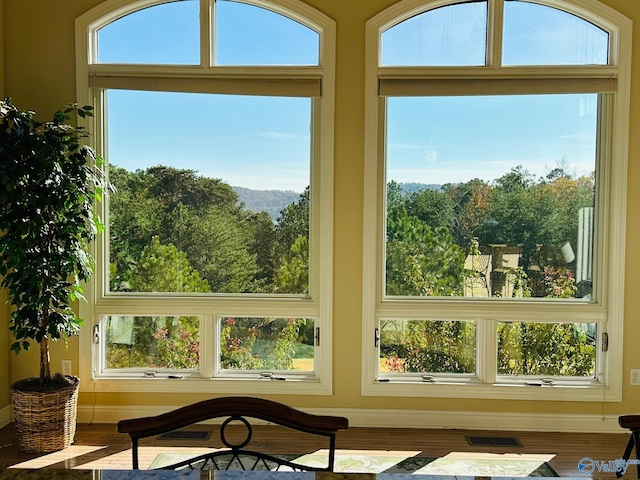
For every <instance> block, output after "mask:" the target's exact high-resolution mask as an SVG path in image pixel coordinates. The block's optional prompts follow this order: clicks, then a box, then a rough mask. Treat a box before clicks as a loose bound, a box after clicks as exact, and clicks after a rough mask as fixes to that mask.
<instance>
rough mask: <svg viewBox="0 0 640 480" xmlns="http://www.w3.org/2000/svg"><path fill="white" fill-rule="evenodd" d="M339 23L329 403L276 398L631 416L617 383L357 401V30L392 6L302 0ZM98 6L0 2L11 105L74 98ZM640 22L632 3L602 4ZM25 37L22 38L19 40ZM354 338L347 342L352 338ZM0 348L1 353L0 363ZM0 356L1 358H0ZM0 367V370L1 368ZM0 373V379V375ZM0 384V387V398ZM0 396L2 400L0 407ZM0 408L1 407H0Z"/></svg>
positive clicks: (375, 0) (48, 107) (634, 177)
mask: <svg viewBox="0 0 640 480" xmlns="http://www.w3.org/2000/svg"><path fill="white" fill-rule="evenodd" d="M307 1H308V3H309V4H311V5H312V6H314V7H315V8H317V9H319V10H320V11H322V12H324V13H325V14H327V15H329V16H330V17H332V18H333V19H334V20H336V22H337V42H338V56H337V86H336V132H335V224H334V225H335V247H334V251H335V261H334V273H335V278H334V322H335V325H334V345H335V351H334V359H335V368H334V394H333V396H331V397H326V396H321V397H313V396H291V397H285V398H283V397H280V398H279V399H280V400H283V401H286V402H288V403H290V404H292V405H296V406H302V407H339V408H340V407H342V408H370V409H384V408H397V409H409V410H413V409H416V410H418V409H433V410H442V411H458V410H459V411H486V412H523V413H534V412H539V413H554V414H563V413H572V414H591V415H616V414H618V413H623V412H633V411H637V410H638V404H640V387H630V386H628V385H625V386H624V389H623V394H624V399H623V402H622V403H606V404H605V403H584V402H580V403H570V402H530V401H508V400H460V399H418V398H394V399H390V398H383V397H379V398H376V397H362V396H361V395H360V362H361V345H360V338H361V330H360V329H361V314H362V309H361V294H362V289H361V287H360V285H361V283H362V281H361V280H362V279H361V275H362V274H361V272H362V260H361V259H362V241H361V239H362V234H363V232H362V214H363V212H362V196H363V182H362V180H360V179H362V177H363V170H364V166H363V155H364V147H363V145H364V140H363V135H364V133H363V132H364V118H363V112H364V95H363V85H364V36H365V30H364V25H365V22H366V20H367V19H369V18H370V17H372V16H373V15H375V14H376V13H378V12H379V11H381V10H383V9H384V8H386V7H388V6H390V5H392V4H393V3H395V0H349V1H345V0H307ZM98 3H100V2H99V0H82V1H80V0H48V1H46V2H43V1H42V0H5V9H4V10H5V11H4V27H5V65H4V67H5V93H6V94H7V95H10V96H12V97H13V98H14V101H15V103H16V104H18V105H19V106H21V107H24V108H30V109H34V110H36V111H37V112H40V113H42V114H45V115H47V116H48V115H50V113H51V112H53V111H54V110H55V109H56V108H57V107H58V106H60V105H62V104H65V103H67V102H69V101H72V100H73V99H74V91H75V90H74V88H75V85H74V19H75V18H76V17H77V16H79V15H80V14H82V13H83V12H85V11H86V10H88V9H90V8H91V7H93V6H94V5H96V4H98ZM604 3H606V4H608V5H610V6H612V7H614V8H616V9H618V10H619V11H621V12H622V13H623V14H625V15H626V16H628V17H629V18H631V19H632V20H634V21H635V23H636V25H640V2H635V1H633V2H632V1H629V0H604ZM27 32H28V33H27ZM633 52H634V63H633V72H632V73H633V79H635V81H636V84H638V85H640V81H639V80H638V79H640V30H637V31H636V32H635V34H634V39H633ZM638 131H640V88H638V89H637V90H636V91H635V92H634V93H633V94H632V99H631V132H632V133H631V142H630V156H629V158H630V163H629V187H630V188H629V195H628V205H629V213H628V230H627V262H626V263H627V270H626V288H627V294H626V305H625V314H626V322H625V342H624V372H625V373H624V379H625V383H628V380H627V379H628V370H629V368H640V349H638V348H637V346H636V345H635V339H637V338H640V322H639V321H638V319H637V316H638V313H637V312H639V311H640V296H639V295H637V294H635V292H636V291H638V290H640V275H638V272H637V271H636V266H639V265H640V251H639V250H640V249H638V247H637V239H638V238H640V214H639V213H638V211H637V210H636V209H635V208H634V206H636V205H639V204H640V189H638V188H634V186H635V185H638V184H640V164H639V162H638V159H639V157H640V134H638V133H635V134H634V132H638ZM354 339H355V340H354ZM1 355H2V350H1V349H0V356H1ZM0 358H2V357H0ZM18 358H19V359H20V361H19V362H17V361H13V362H12V364H11V370H10V377H11V380H15V379H18V378H21V377H22V376H26V375H35V374H36V373H37V358H36V357H35V356H34V355H30V356H25V357H24V358H22V355H21V356H20V357H18ZM62 358H71V359H72V360H73V362H74V370H76V371H77V363H78V343H77V341H75V340H73V341H72V342H71V344H70V348H69V350H65V349H64V348H63V347H62V346H56V348H55V349H54V352H53V356H52V360H53V367H54V368H55V369H58V368H59V365H60V364H59V362H60V360H61V359H62ZM0 368H1V367H0ZM1 376H2V373H1V371H0V379H1V378H2V377H1ZM4 389H5V387H4V386H0V395H2V393H3V391H4ZM203 398H205V396H203V395H192V396H185V395H184V394H180V393H176V394H169V395H161V396H158V395H156V394H130V393H128V394H112V393H108V394H107V393H102V394H100V393H97V394H95V395H94V394H88V393H86V394H82V395H81V397H80V403H81V405H82V404H83V403H84V404H85V405H89V404H91V403H93V402H95V404H96V405H98V406H100V405H105V406H106V405H179V404H184V403H189V402H191V401H197V400H200V399H203ZM1 399H2V397H1V396H0V400H1ZM0 405H1V402H0Z"/></svg>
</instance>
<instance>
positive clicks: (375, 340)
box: [373, 328, 380, 347]
mask: <svg viewBox="0 0 640 480" xmlns="http://www.w3.org/2000/svg"><path fill="white" fill-rule="evenodd" d="M373 346H374V347H379V346H380V329H379V328H376V329H375V330H374V332H373Z"/></svg>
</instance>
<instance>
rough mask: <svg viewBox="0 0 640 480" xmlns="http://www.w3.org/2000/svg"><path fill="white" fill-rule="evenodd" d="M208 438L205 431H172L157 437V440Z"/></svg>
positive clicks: (208, 435) (207, 433)
mask: <svg viewBox="0 0 640 480" xmlns="http://www.w3.org/2000/svg"><path fill="white" fill-rule="evenodd" d="M210 436H211V432H207V431H206V430H174V431H173V432H168V433H163V434H162V435H160V436H158V440H209V437H210Z"/></svg>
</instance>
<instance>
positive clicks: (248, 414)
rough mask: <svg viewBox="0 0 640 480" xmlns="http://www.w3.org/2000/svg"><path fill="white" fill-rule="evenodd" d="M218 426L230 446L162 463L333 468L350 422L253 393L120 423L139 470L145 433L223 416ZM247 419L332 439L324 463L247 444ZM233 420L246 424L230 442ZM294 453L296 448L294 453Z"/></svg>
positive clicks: (215, 467)
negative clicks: (311, 464) (243, 431)
mask: <svg viewBox="0 0 640 480" xmlns="http://www.w3.org/2000/svg"><path fill="white" fill-rule="evenodd" d="M225 417H226V420H224V421H223V423H222V425H221V426H220V440H221V441H222V443H223V444H224V445H225V446H226V447H227V449H222V450H218V451H215V452H212V453H207V454H204V455H199V456H197V457H194V458H190V459H188V460H184V461H181V462H179V463H174V464H172V465H168V466H164V467H161V468H163V469H173V470H175V469H192V470H280V469H283V470H294V471H333V466H334V461H335V449H336V432H337V431H339V430H345V429H346V428H347V427H348V426H349V421H348V420H347V419H346V418H344V417H333V416H326V415H313V414H309V413H305V412H302V411H300V410H296V409H295V408H292V407H289V406H288V405H284V404H282V403H278V402H274V401H272V400H265V399H263V398H254V397H222V398H213V399H211V400H205V401H202V402H199V403H194V404H193V405H188V406H186V407H182V408H179V409H177V410H173V411H171V412H168V413H164V414H162V415H157V416H155V417H144V418H134V419H129V420H121V421H120V422H118V432H120V433H127V434H129V437H131V452H132V456H133V468H134V469H136V470H137V469H138V468H139V467H138V441H139V439H141V438H146V437H151V436H154V435H160V434H163V433H167V432H170V431H173V430H178V429H180V428H183V427H186V426H188V425H192V424H194V423H198V422H203V421H205V420H209V419H215V418H225ZM247 418H253V419H259V420H263V421H267V422H270V423H273V424H276V425H280V426H282V427H287V428H289V429H292V430H297V431H299V432H305V433H308V434H310V435H319V436H322V437H327V438H328V444H329V445H328V447H329V449H328V452H329V453H328V458H327V466H326V467H309V466H305V465H303V464H300V463H297V462H296V460H295V458H293V459H292V458H285V457H284V456H283V457H280V456H275V455H270V454H267V453H261V452H257V451H254V450H251V449H248V448H245V447H247V445H249V444H250V442H251V436H252V432H253V430H252V427H251V423H250V422H249V420H247ZM232 422H234V423H235V424H237V423H238V422H240V423H241V424H244V426H245V427H246V438H245V439H244V440H243V441H241V442H238V443H232V442H230V441H229V440H228V439H227V435H225V429H226V428H227V427H228V426H229V425H230V424H231V423H232ZM291 453H296V452H291Z"/></svg>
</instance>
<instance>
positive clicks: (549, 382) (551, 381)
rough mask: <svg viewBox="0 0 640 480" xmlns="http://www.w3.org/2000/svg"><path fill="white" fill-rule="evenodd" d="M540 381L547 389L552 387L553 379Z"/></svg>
mask: <svg viewBox="0 0 640 480" xmlns="http://www.w3.org/2000/svg"><path fill="white" fill-rule="evenodd" d="M540 381H541V382H542V385H546V386H549V387H551V386H552V385H553V378H541V379H540Z"/></svg>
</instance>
